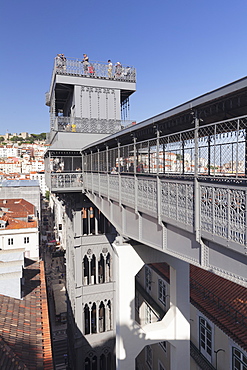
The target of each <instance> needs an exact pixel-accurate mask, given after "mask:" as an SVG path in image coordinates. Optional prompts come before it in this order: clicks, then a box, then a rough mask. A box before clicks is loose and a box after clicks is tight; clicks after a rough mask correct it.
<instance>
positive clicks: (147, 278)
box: [145, 266, 152, 291]
mask: <svg viewBox="0 0 247 370" xmlns="http://www.w3.org/2000/svg"><path fill="white" fill-rule="evenodd" d="M151 277H152V276H151V269H150V268H149V267H148V266H145V288H146V290H148V291H150V290H151Z"/></svg>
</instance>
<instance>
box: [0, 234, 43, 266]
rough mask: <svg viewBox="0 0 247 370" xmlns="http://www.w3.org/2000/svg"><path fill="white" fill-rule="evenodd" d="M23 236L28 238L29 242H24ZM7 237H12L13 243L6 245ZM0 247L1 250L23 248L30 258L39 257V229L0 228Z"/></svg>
mask: <svg viewBox="0 0 247 370" xmlns="http://www.w3.org/2000/svg"><path fill="white" fill-rule="evenodd" d="M24 237H25V238H27V237H28V238H29V243H26V244H25V243H24ZM8 239H13V245H8ZM0 241H1V246H0V248H1V249H3V250H12V249H16V248H23V249H25V255H26V256H27V257H30V258H34V259H37V258H39V231H38V228H36V227H35V228H27V229H12V230H8V229H6V230H5V229H1V230H0Z"/></svg>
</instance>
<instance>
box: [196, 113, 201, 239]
mask: <svg viewBox="0 0 247 370" xmlns="http://www.w3.org/2000/svg"><path fill="white" fill-rule="evenodd" d="M194 119H195V133H194V140H195V163H194V166H195V167H194V168H195V173H194V196H195V197H194V202H195V203H194V228H195V234H196V240H197V241H198V242H199V243H200V241H201V230H200V187H199V182H198V158H199V153H198V131H199V119H198V117H197V112H195V116H194Z"/></svg>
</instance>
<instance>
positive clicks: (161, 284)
mask: <svg viewBox="0 0 247 370" xmlns="http://www.w3.org/2000/svg"><path fill="white" fill-rule="evenodd" d="M158 297H159V301H160V302H161V303H163V305H164V306H166V285H165V282H164V280H162V279H159V292H158Z"/></svg>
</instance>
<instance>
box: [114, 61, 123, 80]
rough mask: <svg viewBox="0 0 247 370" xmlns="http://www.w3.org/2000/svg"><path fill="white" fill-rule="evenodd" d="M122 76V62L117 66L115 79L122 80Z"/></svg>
mask: <svg viewBox="0 0 247 370" xmlns="http://www.w3.org/2000/svg"><path fill="white" fill-rule="evenodd" d="M121 75H122V65H121V63H120V62H117V63H116V65H115V78H120V77H121Z"/></svg>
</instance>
